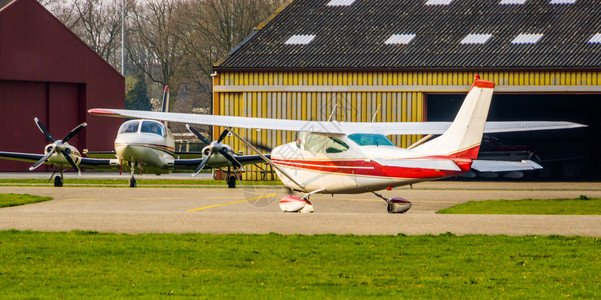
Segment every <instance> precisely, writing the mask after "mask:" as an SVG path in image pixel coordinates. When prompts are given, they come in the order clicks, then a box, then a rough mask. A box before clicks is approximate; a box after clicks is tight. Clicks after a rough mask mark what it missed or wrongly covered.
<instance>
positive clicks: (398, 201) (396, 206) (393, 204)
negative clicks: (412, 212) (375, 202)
mask: <svg viewBox="0 0 601 300" xmlns="http://www.w3.org/2000/svg"><path fill="white" fill-rule="evenodd" d="M372 193H373V194H374V195H376V196H378V197H380V198H382V199H384V201H386V203H387V205H386V211H388V213H390V214H402V213H404V212H406V211H408V210H409V209H410V208H411V205H412V204H411V202H409V200H405V199H403V198H401V197H392V198H390V199H388V198H386V197H384V196H382V195H381V194H378V193H376V192H372Z"/></svg>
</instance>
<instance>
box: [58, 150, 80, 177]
mask: <svg viewBox="0 0 601 300" xmlns="http://www.w3.org/2000/svg"><path fill="white" fill-rule="evenodd" d="M61 153H63V156H65V159H67V161H68V162H69V164H70V165H71V167H73V169H75V170H76V171H77V174H79V175H80V176H81V170H80V169H79V166H77V165H76V164H75V162H74V161H73V159H71V156H69V152H68V151H66V149H64V150H63V151H61Z"/></svg>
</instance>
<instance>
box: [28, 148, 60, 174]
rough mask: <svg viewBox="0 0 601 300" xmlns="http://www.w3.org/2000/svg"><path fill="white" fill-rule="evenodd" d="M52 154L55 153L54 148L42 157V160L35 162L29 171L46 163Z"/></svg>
mask: <svg viewBox="0 0 601 300" xmlns="http://www.w3.org/2000/svg"><path fill="white" fill-rule="evenodd" d="M52 154H54V149H52V151H50V152H48V153H47V154H46V155H44V157H42V158H40V160H38V161H37V162H36V163H35V164H33V166H31V167H29V171H33V170H35V169H36V168H37V167H39V166H40V165H42V164H43V163H45V162H46V161H47V160H48V158H50V156H51V155H52Z"/></svg>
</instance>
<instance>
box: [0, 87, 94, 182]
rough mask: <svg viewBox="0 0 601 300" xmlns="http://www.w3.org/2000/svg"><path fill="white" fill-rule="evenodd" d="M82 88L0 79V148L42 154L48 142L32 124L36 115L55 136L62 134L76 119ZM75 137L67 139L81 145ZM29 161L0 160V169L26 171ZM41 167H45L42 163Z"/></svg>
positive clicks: (69, 128)
mask: <svg viewBox="0 0 601 300" xmlns="http://www.w3.org/2000/svg"><path fill="white" fill-rule="evenodd" d="M82 89H83V88H82V87H81V86H80V85H78V84H72V83H47V82H25V81H8V80H0V136H1V138H0V151H11V152H27V153H39V154H42V153H43V151H44V146H45V145H46V144H48V143H50V142H49V141H48V140H46V137H44V135H43V134H42V133H41V132H40V130H39V129H38V128H37V126H36V125H35V123H34V121H33V119H34V117H37V118H38V119H40V121H41V122H42V123H43V124H44V125H45V126H46V127H47V128H48V130H49V131H50V133H51V134H52V136H53V137H54V138H55V139H61V138H63V137H64V136H65V135H66V134H67V133H68V132H70V131H71V129H73V128H74V127H75V126H77V125H78V124H79V123H80V122H79V119H80V118H81V116H79V115H78V112H79V107H80V105H83V106H82V107H85V103H82V101H79V99H80V98H82V97H80V95H83V94H84V93H82V92H81V90H82ZM83 134H85V130H83V131H82V132H80V133H79V134H78V137H75V138H73V139H72V140H70V141H69V143H70V144H71V145H74V146H76V147H78V148H80V147H82V145H80V143H79V141H85V139H84V138H83ZM31 165H32V164H31V163H26V162H17V161H8V160H0V171H22V172H24V171H28V169H29V167H30V166H31ZM39 170H41V171H47V170H49V169H48V168H47V167H45V166H41V167H40V168H39Z"/></svg>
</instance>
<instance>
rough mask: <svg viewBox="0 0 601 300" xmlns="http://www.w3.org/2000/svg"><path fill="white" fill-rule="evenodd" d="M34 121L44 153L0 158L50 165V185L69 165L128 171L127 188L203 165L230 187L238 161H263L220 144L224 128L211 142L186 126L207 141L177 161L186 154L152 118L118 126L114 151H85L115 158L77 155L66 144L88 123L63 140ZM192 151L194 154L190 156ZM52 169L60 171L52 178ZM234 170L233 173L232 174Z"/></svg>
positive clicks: (59, 182)
mask: <svg viewBox="0 0 601 300" xmlns="http://www.w3.org/2000/svg"><path fill="white" fill-rule="evenodd" d="M167 95H168V89H167V87H166V88H165V94H164V96H163V110H165V103H167V101H168V99H167V97H168V96H167ZM35 122H36V124H37V126H38V128H39V129H40V131H42V133H43V134H44V135H45V136H46V138H47V139H48V140H49V141H50V142H51V144H48V145H46V147H45V148H44V149H45V151H44V153H45V154H42V155H40V154H32V153H18V152H0V159H10V160H20V161H29V162H35V164H34V165H33V166H31V167H30V168H29V170H34V169H36V168H37V167H39V166H40V165H42V164H44V163H45V164H48V165H50V166H55V167H56V169H55V172H54V173H53V174H52V176H51V179H52V177H54V186H57V187H58V186H63V177H64V175H63V171H64V170H65V169H68V168H73V169H74V170H76V171H77V172H78V173H79V174H80V175H81V172H80V168H86V169H97V170H113V171H115V170H121V171H123V170H124V169H125V171H126V172H127V171H129V172H131V177H130V178H129V186H130V187H136V185H137V182H136V178H135V177H134V174H136V173H139V174H142V173H146V174H156V175H160V174H169V173H171V172H173V171H176V170H178V171H179V170H183V171H192V170H193V171H194V173H193V175H196V174H198V172H200V170H202V169H203V168H205V167H208V168H225V167H227V170H228V174H227V175H228V176H227V177H228V186H230V187H234V186H235V183H236V178H235V177H234V176H230V174H231V168H234V169H242V165H246V164H255V163H262V162H263V160H262V159H261V158H260V157H259V156H258V155H237V154H236V153H234V151H233V150H232V148H231V147H230V146H228V145H226V144H223V143H222V140H223V139H224V138H225V136H226V135H227V133H228V132H227V131H224V132H223V133H222V134H221V136H220V137H219V139H218V140H216V141H213V142H210V141H209V140H207V139H206V138H205V137H203V136H202V135H201V134H200V133H199V132H198V131H197V130H195V129H194V128H192V127H190V126H189V125H188V126H187V128H188V129H189V130H190V131H191V132H192V133H193V134H194V135H195V136H196V137H198V138H199V139H200V140H201V141H203V142H204V143H206V144H208V146H206V147H205V148H204V149H203V150H202V153H200V154H196V155H197V157H198V158H191V159H179V158H178V157H179V156H183V155H186V156H189V155H190V154H189V153H187V152H175V141H174V138H173V133H172V132H171V130H169V128H168V127H167V126H165V124H164V123H162V122H158V121H156V120H130V121H126V122H125V123H123V124H122V125H121V127H120V128H119V131H118V133H117V137H116V139H115V152H105V153H100V152H96V153H90V154H92V155H93V154H96V155H100V154H102V155H104V156H106V155H108V156H110V157H116V158H114V159H101V158H90V157H82V155H81V154H80V152H79V151H78V150H77V149H76V148H75V147H73V146H71V145H69V144H68V143H67V142H68V141H69V140H70V139H71V138H73V137H74V136H75V135H76V134H77V133H78V132H79V131H80V130H81V129H83V128H84V127H85V126H86V125H87V124H86V123H82V124H81V125H79V126H77V127H76V128H75V129H73V130H72V131H71V132H70V133H69V134H67V135H66V136H65V137H64V138H63V139H62V140H55V139H54V138H53V137H52V136H51V135H50V133H49V132H48V130H47V129H46V128H45V127H44V126H43V125H42V123H41V122H40V121H39V120H38V118H35ZM192 155H195V154H192ZM56 172H59V175H57V176H54V175H55V174H56ZM234 174H235V173H234Z"/></svg>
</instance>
